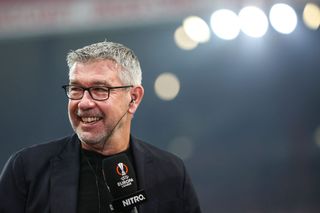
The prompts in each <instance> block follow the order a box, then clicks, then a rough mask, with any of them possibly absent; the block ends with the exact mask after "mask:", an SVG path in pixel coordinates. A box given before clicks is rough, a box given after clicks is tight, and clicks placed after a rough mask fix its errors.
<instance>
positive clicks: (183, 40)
mask: <svg viewBox="0 0 320 213" xmlns="http://www.w3.org/2000/svg"><path fill="white" fill-rule="evenodd" d="M174 41H175V42H176V45H177V46H178V47H180V48H181V49H183V50H192V49H194V48H196V47H197V46H198V43H197V42H195V41H193V40H192V39H191V38H190V37H189V36H188V35H187V34H186V32H185V31H184V28H183V27H182V26H180V27H179V28H177V29H176V31H175V32H174Z"/></svg>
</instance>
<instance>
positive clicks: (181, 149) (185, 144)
mask: <svg viewBox="0 0 320 213" xmlns="http://www.w3.org/2000/svg"><path fill="white" fill-rule="evenodd" d="M168 150H169V151H170V152H172V153H175V154H176V155H178V156H179V157H180V158H181V159H183V160H186V159H188V158H190V157H191V156H192V154H193V152H194V144H193V142H192V140H191V139H190V138H188V137H185V136H180V137H176V138H174V139H173V140H172V141H171V142H170V144H169V146H168Z"/></svg>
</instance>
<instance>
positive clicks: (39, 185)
mask: <svg viewBox="0 0 320 213" xmlns="http://www.w3.org/2000/svg"><path fill="white" fill-rule="evenodd" d="M67 62H68V66H69V84H68V85H65V86H63V88H64V89H65V92H66V94H67V97H68V98H69V104H68V114H69V119H70V123H71V125H72V127H73V129H74V131H75V134H74V135H73V136H70V137H66V138H62V139H58V140H55V141H51V142H48V143H45V144H38V145H34V146H32V147H28V148H25V149H23V150H21V151H19V152H17V153H15V154H13V155H12V156H11V157H10V159H9V160H8V162H7V164H6V165H5V167H4V169H3V171H2V173H1V176H0V212H1V213H9V212H12V213H20V212H28V213H31V212H32V213H37V212H41V213H45V212H51V213H75V212H90V213H91V212H99V213H100V212H112V211H113V209H112V201H113V199H114V197H113V195H112V193H110V187H109V186H108V184H109V183H108V182H107V181H106V178H105V176H108V175H109V174H108V173H106V174H104V173H105V172H103V165H102V162H103V161H104V160H105V159H110V158H111V157H112V156H117V155H119V153H120V154H125V155H126V156H128V159H129V160H130V162H131V163H132V165H133V166H134V168H135V174H136V177H137V182H138V184H137V185H138V188H139V189H143V190H144V191H145V195H146V197H147V201H145V202H143V203H141V204H139V205H138V206H136V207H134V208H133V209H131V210H130V212H142V213H154V212H159V213H160V212H161V213H169V212H174V213H180V212H181V213H187V212H188V213H189V212H190V213H191V212H192V213H198V212H200V207H199V204H198V200H197V197H196V194H195V192H194V189H193V187H192V183H191V181H190V179H189V176H188V174H187V172H186V170H185V167H184V164H183V162H182V161H181V160H180V159H179V158H177V157H175V156H174V155H172V154H170V153H167V152H165V151H161V150H159V149H157V148H155V147H153V146H151V145H149V144H147V143H145V142H142V141H140V140H138V139H136V138H134V137H133V136H132V135H131V133H130V129H131V120H132V118H133V115H134V113H135V112H136V110H137V108H138V106H139V104H140V103H141V100H142V98H143V95H144V89H143V87H142V85H141V68H140V64H139V61H138V58H137V57H136V55H135V54H134V53H133V51H132V50H130V49H128V48H127V47H125V46H124V45H122V44H118V43H113V42H106V41H105V42H101V43H96V44H92V45H89V46H86V47H83V48H81V49H78V50H76V51H71V52H70V53H69V54H68V56H67ZM122 169H123V168H122ZM123 171H124V169H123ZM110 204H111V205H110Z"/></svg>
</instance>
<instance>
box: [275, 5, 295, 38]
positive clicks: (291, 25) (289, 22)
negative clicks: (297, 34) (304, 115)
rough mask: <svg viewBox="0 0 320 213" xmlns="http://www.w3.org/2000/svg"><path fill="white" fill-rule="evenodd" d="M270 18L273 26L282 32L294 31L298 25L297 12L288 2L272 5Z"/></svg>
mask: <svg viewBox="0 0 320 213" xmlns="http://www.w3.org/2000/svg"><path fill="white" fill-rule="evenodd" d="M269 19H270V23H271V25H272V27H273V28H274V29H275V30H276V31H278V32H279V33H282V34H290V33H292V32H293V31H294V30H295V28H296V26H297V21H298V19H297V14H296V12H295V11H294V9H293V8H292V7H290V6H289V5H287V4H275V5H273V6H272V8H271V10H270V13H269Z"/></svg>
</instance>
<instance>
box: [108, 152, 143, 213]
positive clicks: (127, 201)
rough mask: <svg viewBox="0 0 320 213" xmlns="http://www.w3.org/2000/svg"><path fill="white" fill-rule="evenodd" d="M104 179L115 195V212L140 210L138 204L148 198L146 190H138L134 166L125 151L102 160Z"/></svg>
mask: <svg viewBox="0 0 320 213" xmlns="http://www.w3.org/2000/svg"><path fill="white" fill-rule="evenodd" d="M102 172H103V176H104V180H105V182H106V184H107V186H108V188H109V190H110V193H111V195H112V197H113V200H112V203H111V205H110V209H111V210H112V211H113V212H136V213H137V212H138V211H137V208H136V206H137V205H139V204H140V203H143V202H145V201H146V200H147V196H146V193H145V192H144V190H138V184H137V179H136V174H135V171H134V167H133V165H132V164H131V162H130V160H129V158H128V156H127V155H126V154H125V153H120V154H117V155H114V156H111V157H108V158H106V159H104V160H103V161H102Z"/></svg>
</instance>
